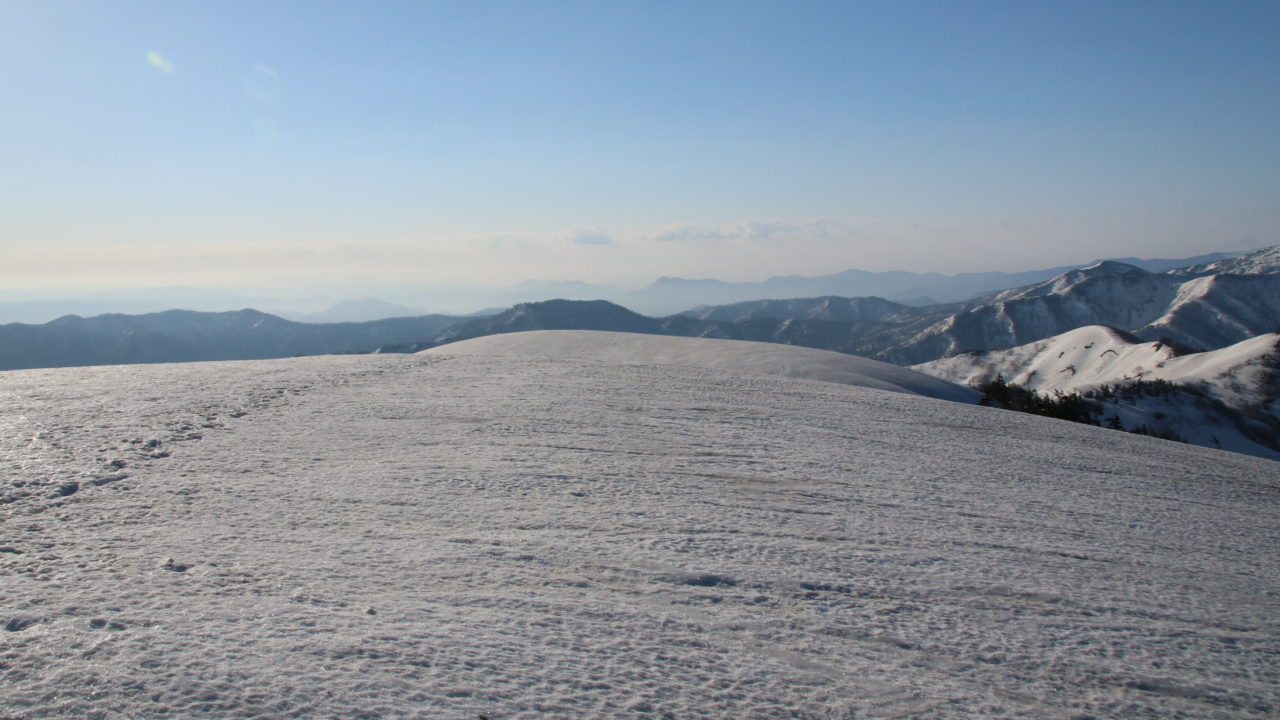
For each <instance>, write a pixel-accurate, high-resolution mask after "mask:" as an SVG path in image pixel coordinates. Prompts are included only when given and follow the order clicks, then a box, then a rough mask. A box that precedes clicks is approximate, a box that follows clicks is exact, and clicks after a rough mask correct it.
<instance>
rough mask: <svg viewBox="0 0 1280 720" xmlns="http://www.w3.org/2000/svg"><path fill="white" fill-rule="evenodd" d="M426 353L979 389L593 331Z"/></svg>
mask: <svg viewBox="0 0 1280 720" xmlns="http://www.w3.org/2000/svg"><path fill="white" fill-rule="evenodd" d="M426 352H427V353H434V354H443V355H454V356H462V355H468V356H470V355H518V356H526V357H544V358H562V359H569V358H573V359H580V360H596V361H601V362H611V363H651V364H658V365H682V366H687V367H699V368H707V369H714V370H725V371H730V372H740V373H751V374H757V375H781V376H783V377H792V378H806V379H810V380H823V381H825V382H835V383H841V384H845V385H857V386H859V387H867V388H875V389H878V390H889V391H892V392H904V393H911V394H913V395H922V396H924V397H932V398H938V399H940V400H953V401H956V402H967V403H973V402H977V401H978V397H979V394H978V393H976V392H974V391H973V390H971V389H969V388H967V387H964V386H960V385H956V384H955V383H951V382H946V381H939V380H938V378H936V377H932V376H930V375H927V374H925V373H921V372H916V371H915V370H909V369H907V368H904V367H900V366H898V365H892V364H890V363H886V362H880V361H878V360H871V359H868V358H864V357H858V356H856V355H848V354H845V353H838V352H832V351H830V350H818V349H815V348H806V347H797V346H794V345H781V344H778V343H763V342H749V341H744V340H719V339H711V338H688V337H672V336H666V335H647V334H641V333H619V332H603V331H595V330H534V331H529V332H518V333H506V334H502V335H487V336H484V337H479V338H474V339H471V340H464V341H461V342H457V343H452V344H449V345H442V346H440V347H437V348H433V349H431V350H427V351H426Z"/></svg>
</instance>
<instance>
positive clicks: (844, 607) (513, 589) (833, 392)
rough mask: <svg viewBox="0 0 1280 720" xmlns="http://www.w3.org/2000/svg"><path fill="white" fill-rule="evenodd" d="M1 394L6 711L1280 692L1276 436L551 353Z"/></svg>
mask: <svg viewBox="0 0 1280 720" xmlns="http://www.w3.org/2000/svg"><path fill="white" fill-rule="evenodd" d="M0 397H2V398H3V404H2V405H0V408H2V409H0V428H2V429H3V432H0V463H2V464H0V467H2V468H3V473H4V474H3V477H4V481H5V484H4V485H3V488H2V493H3V495H2V497H0V499H3V501H4V502H3V504H0V523H2V524H0V531H2V532H3V537H2V538H0V578H2V581H0V586H2V587H3V593H2V595H3V604H0V613H2V614H0V628H2V629H0V708H2V710H0V714H3V715H6V716H9V717H16V718H22V719H23V720H37V719H48V718H62V719H71V718H75V719H77V720H79V719H80V718H103V719H104V720H115V719H116V718H148V719H149V720H153V719H159V718H184V719H191V718H196V719H200V718H219V719H226V718H264V719H265V718H319V717H323V718H355V717H365V718H437V717H443V718H454V717H456V718H467V717H470V718H475V717H478V716H480V715H484V716H486V717H489V718H505V719H519V718H529V719H532V718H544V717H676V718H682V719H684V718H693V719H697V718H726V717H734V718H777V717H795V718H814V719H817V718H832V717H839V718H847V717H931V718H972V717H985V718H1012V717H1023V718H1025V717H1063V718H1066V717H1083V716H1094V717H1259V718H1260V717H1269V716H1274V714H1275V713H1276V712H1277V711H1280V691H1278V690H1277V688H1280V667H1278V666H1277V665H1276V663H1275V647H1276V644H1277V642H1280V617H1277V615H1276V613H1275V598H1274V595H1275V593H1276V591H1277V588H1278V587H1280V568H1278V566H1277V565H1276V562H1275V558H1276V556H1277V553H1280V541H1278V540H1277V536H1276V534H1275V528H1276V527H1277V524H1278V523H1280V510H1278V508H1280V505H1278V504H1277V500H1278V498H1280V488H1278V484H1280V482H1278V479H1280V473H1277V468H1278V467H1280V465H1277V464H1276V463H1272V462H1268V461H1263V460H1258V459H1255V458H1249V457H1244V456H1237V455H1231V454H1226V453H1217V452H1213V451H1208V450H1204V449H1201V448H1195V447H1189V446H1185V445H1181V444H1177V443H1168V442H1164V441H1160V440H1155V439H1152V438H1144V437H1136V436H1131V435H1128V434H1125V433H1117V432H1111V431H1107V430H1103V429H1100V428H1095V427H1089V426H1084V425H1077V424H1071V423H1064V422H1058V421H1052V420H1047V419H1044V418H1037V417H1032V416H1026V415H1019V414H1015V413H1010V412H1004V411H998V410H993V409H990V408H982V407H977V406H970V405H963V404H959V403H948V402H939V401H936V400H931V399H927V398H920V397H916V396H913V395H908V394H904V393H888V392H882V391H878V390H871V389H867V388H862V387H856V386H848V385H839V384H834V383H827V382H813V381H809V380H803V379H794V378H783V377H770V376H760V375H742V374H736V373H730V372H725V371H722V370H707V369H703V368H694V367H680V366H675V365H637V364H614V363H605V362H596V361H582V360H569V359H559V358H528V357H524V358H520V357H495V356H485V355H471V356H452V357H451V356H448V355H446V354H424V355H413V356H406V355H397V356H346V357H323V358H299V359H291V360H276V361H254V362H241V363H202V364H197V365H148V366H122V367H94V368H76V369H59V370H24V371H14V372H8V373H0ZM1171 599H1172V600H1171Z"/></svg>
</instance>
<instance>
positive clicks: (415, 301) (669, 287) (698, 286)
mask: <svg viewBox="0 0 1280 720" xmlns="http://www.w3.org/2000/svg"><path fill="white" fill-rule="evenodd" d="M1232 257H1235V255H1234V254H1231V253H1220V252H1219V253H1210V254H1207V255H1199V256H1196V257H1190V258H1182V259H1176V260H1175V259H1153V260H1142V259H1139V258H1116V259H1115V260H1116V261H1117V262H1122V263H1125V264H1127V265H1132V266H1134V267H1139V268H1142V269H1143V270H1146V271H1148V272H1164V271H1166V270H1170V269H1172V268H1180V267H1186V266H1189V265H1197V264H1202V263H1212V262H1219V261H1226V260H1229V259H1230V258H1232ZM1089 264H1094V263H1089ZM1081 267H1086V265H1071V266H1064V267H1055V268H1048V269H1044V270H1031V271H1026V272H1013V273H1009V272H980V273H962V274H959V275H941V274H938V273H912V272H905V271H889V272H868V271H865V270H846V271H844V272H839V273H835V274H831V275H820V276H816V277H802V276H798V275H782V276H776V277H772V278H769V279H768V280H764V281H761V282H742V283H734V282H724V281H721V280H690V279H685V278H676V277H663V278H659V279H658V280H656V281H655V282H653V283H652V284H650V285H648V286H646V287H643V288H638V289H627V288H622V287H617V286H613V285H594V284H590V283H585V282H580V281H532V280H529V281H524V282H521V283H517V284H516V285H513V286H511V287H484V286H478V285H436V286H429V287H419V288H403V287H402V288H398V289H383V290H381V291H380V292H381V293H383V294H384V295H385V296H384V297H381V298H377V297H364V298H361V299H347V300H342V301H338V302H335V301H334V299H333V298H331V297H307V298H292V299H287V298H282V297H265V296H256V297H255V296H245V295H238V294H235V293H231V292H228V291H225V290H217V289H202V288H187V287H169V288H153V289H149V290H140V291H129V292H126V291H117V292H108V293H99V294H96V295H85V296H83V297H74V298H59V299H44V300H0V324H2V323H11V322H21V323H43V322H48V321H50V320H54V319H56V318H59V317H63V316H65V315H80V316H82V317H91V316H96V315H101V314H107V313H124V314H143V313H154V312H160V311H164V310H170V309H176V308H180V309H184V310H200V311H205V312H224V311H229V310H236V309H239V308H246V307H252V308H257V309H259V310H262V311H264V312H270V313H272V314H275V315H279V316H281V317H284V318H287V319H289V320H296V321H299V322H310V323H334V322H364V321H368V320H381V319H385V318H393V317H410V316H415V315H425V314H430V313H443V314H451V315H472V314H475V315H479V314H494V313H496V312H499V311H500V310H501V309H502V308H507V307H511V306H512V305H516V304H519V303H524V302H537V301H541V300H553V299H561V300H609V301H611V302H614V303H617V304H620V305H623V306H625V307H628V308H630V309H632V310H635V311H637V312H640V313H644V314H646V315H652V316H663V315H669V314H672V313H677V312H680V311H682V310H687V309H689V308H698V307H705V306H711V305H723V304H729V303H738V302H744V301H749V300H758V299H761V298H809V297H822V296H835V297H868V296H875V297H882V298H886V299H889V300H893V301H895V302H899V303H902V304H905V305H914V306H922V305H933V304H937V303H948V302H959V301H964V300H969V299H972V298H974V297H977V296H980V295H984V294H988V293H992V292H996V291H999V290H1004V289H1007V288H1012V287H1020V286H1023V285H1029V284H1032V283H1038V282H1042V281H1044V280H1048V279H1049V278H1052V277H1055V276H1057V275H1060V274H1061V273H1063V272H1066V271H1068V270H1072V269H1076V268H1081ZM481 308H488V309H487V310H479V311H478V312H477V310H478V309H481Z"/></svg>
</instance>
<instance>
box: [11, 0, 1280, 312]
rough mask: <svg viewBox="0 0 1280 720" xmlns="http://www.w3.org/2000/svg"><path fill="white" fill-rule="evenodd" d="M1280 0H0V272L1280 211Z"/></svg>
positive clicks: (305, 266)
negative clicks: (816, 0) (810, 0)
mask: <svg viewBox="0 0 1280 720" xmlns="http://www.w3.org/2000/svg"><path fill="white" fill-rule="evenodd" d="M1278 37H1280V3H1275V2H1255V3H1248V2H1208V1H1204V2H1177V1H1175V0H1161V1H1158V2H1123V1H1120V2H1085V1H1072V2H1034V1H1023V2H951V1H947V2H942V1H938V2H924V1H903V2H888V1H885V2H868V3H862V2H852V1H850V2H838V3H808V2H692V1H686V2H478V1H475V2H431V1H429V0H419V1H417V2H394V3H393V2H369V3H354V2H284V1H277V2H194V1H192V2H154V3H152V2H112V1H110V0H95V1H90V0H82V1H80V2H58V1H55V0H41V2H27V1H26V0H0V108H3V112H2V113H0V137H2V138H3V143H2V144H0V281H2V282H3V283H4V284H5V286H6V287H7V288H20V287H31V288H33V289H37V288H39V289H48V288H57V287H67V288H78V287H110V286H115V287H146V286H160V285H170V284H192V285H205V286H219V287H243V288H248V287H254V288H269V287H277V288H283V287H296V288H313V287H314V288H320V287H326V288H341V287H344V286H351V287H355V286H357V285H363V286H368V285H370V284H375V283H378V282H394V283H402V284H403V283H410V282H422V283H439V282H476V283H511V282H516V281H518V280H521V279H525V278H546V279H579V280H586V281H591V282H622V283H628V282H630V283H642V282H647V281H649V280H652V279H653V278H654V277H657V276H659V275H678V276H685V277H708V276H712V277H720V278H722V279H732V280H746V279H760V278H764V277H767V276H769V275H772V274H782V273H798V274H806V275H814V274H822V273H826V272H834V271H838V270H842V269H846V268H852V267H859V268H864V269H871V270H884V269H908V270H916V271H940V272H959V271H966V270H979V269H1023V268H1032V267H1045V266H1050V265H1056V264H1062V263H1070V262H1082V261H1085V260H1088V259H1091V258H1093V257H1101V256H1120V255H1139V256H1146V257H1150V256H1182V255H1191V254H1196V253H1200V252H1206V251H1211V250H1233V249H1247V248H1252V247H1257V246H1262V245H1268V244H1274V243H1277V242H1280V133H1278V132H1277V130H1276V128H1280V49H1278V47H1280V42H1277V38H1278Z"/></svg>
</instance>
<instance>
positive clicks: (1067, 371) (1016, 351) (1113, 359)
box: [914, 325, 1280, 458]
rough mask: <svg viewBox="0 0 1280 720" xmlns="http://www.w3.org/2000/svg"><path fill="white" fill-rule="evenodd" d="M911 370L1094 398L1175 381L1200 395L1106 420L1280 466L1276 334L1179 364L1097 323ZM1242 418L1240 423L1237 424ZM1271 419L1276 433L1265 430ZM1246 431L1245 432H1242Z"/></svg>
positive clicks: (1152, 401)
mask: <svg viewBox="0 0 1280 720" xmlns="http://www.w3.org/2000/svg"><path fill="white" fill-rule="evenodd" d="M914 369H916V370H919V371H921V372H925V373H928V374H930V375H934V376H935V377H939V378H943V379H945V380H950V381H952V382H955V383H961V384H966V385H974V384H978V383H981V382H985V381H988V380H991V379H992V378H995V377H996V376H997V375H1001V376H1003V377H1004V379H1005V380H1006V381H1008V382H1011V383H1017V384H1018V385H1021V386H1023V387H1027V388H1030V389H1033V390H1036V391H1038V392H1041V393H1054V392H1062V393H1078V392H1088V391H1091V390H1096V389H1098V388H1099V387H1100V386H1103V385H1111V386H1125V385H1126V384H1132V383H1133V381H1139V380H1143V381H1152V380H1164V381H1168V382H1172V383H1177V384H1179V385H1184V386H1187V387H1188V388H1189V389H1191V390H1193V391H1194V392H1192V393H1178V394H1175V395H1170V394H1161V395H1159V396H1151V397H1141V398H1137V397H1135V398H1131V399H1130V401H1129V402H1128V403H1125V404H1124V406H1121V405H1119V404H1114V403H1113V404H1111V405H1108V406H1107V407H1108V413H1114V414H1116V415H1117V416H1118V417H1119V418H1120V420H1121V421H1122V422H1123V424H1124V426H1125V427H1129V428H1133V427H1136V426H1138V425H1142V426H1144V427H1153V426H1160V427H1164V428H1167V429H1168V430H1170V431H1172V432H1175V433H1176V434H1177V435H1179V436H1181V437H1183V438H1184V439H1187V440H1188V441H1191V442H1197V443H1198V444H1202V445H1206V446H1209V447H1221V448H1224V449H1231V450H1236V451H1238V452H1247V453H1251V454H1257V455H1260V456H1262V457H1274V458H1280V437H1276V434H1277V430H1276V428H1280V399H1278V397H1280V334H1277V333H1269V334H1266V335H1260V336H1258V337H1255V338H1251V339H1249V340H1245V341H1243V342H1240V343H1237V344H1235V345H1232V346H1230V347H1226V348H1222V349H1221V350H1214V351H1210V352H1204V353H1194V354H1191V355H1185V356H1182V357H1177V356H1176V355H1175V353H1174V351H1173V349H1172V348H1170V347H1169V346H1168V345H1166V344H1164V343H1159V342H1142V341H1141V340H1139V339H1138V338H1136V337H1134V336H1132V335H1129V334H1128V333H1124V332H1121V331H1118V330H1115V329H1114V328H1109V327H1103V326H1096V325H1095V326H1088V327H1082V328H1079V329H1076V330H1072V331H1070V332H1067V333H1063V334H1061V335H1057V336H1054V337H1051V338H1046V339H1044V340H1041V341H1038V342H1034V343H1028V344H1026V345H1021V346H1018V347H1014V348H1009V349H1007V350H990V351H985V352H973V353H966V354H963V355H957V356H954V357H948V358H943V359H941V360H934V361H932V362H928V363H922V364H920V365H916V366H914ZM1200 396H1202V397H1200ZM1204 398H1209V399H1212V400H1216V401H1218V402H1221V403H1222V404H1223V405H1225V406H1226V408H1228V409H1230V410H1232V411H1234V413H1223V412H1221V409H1215V408H1212V407H1208V406H1207V404H1206V403H1205V402H1204ZM1236 413H1239V414H1240V415H1242V416H1244V417H1235V416H1234V415H1235V414H1236ZM1157 414H1158V415H1159V416H1160V417H1156V415H1157ZM1249 418H1254V419H1256V420H1260V421H1262V422H1263V423H1264V425H1263V426H1259V425H1258V423H1256V422H1252V421H1250V420H1249ZM1268 419H1269V420H1270V421H1272V424H1271V426H1270V427H1266V421H1267V420H1268ZM1242 423H1243V424H1244V427H1240V426H1241V424H1242ZM1268 436H1271V437H1272V441H1271V442H1268Z"/></svg>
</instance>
